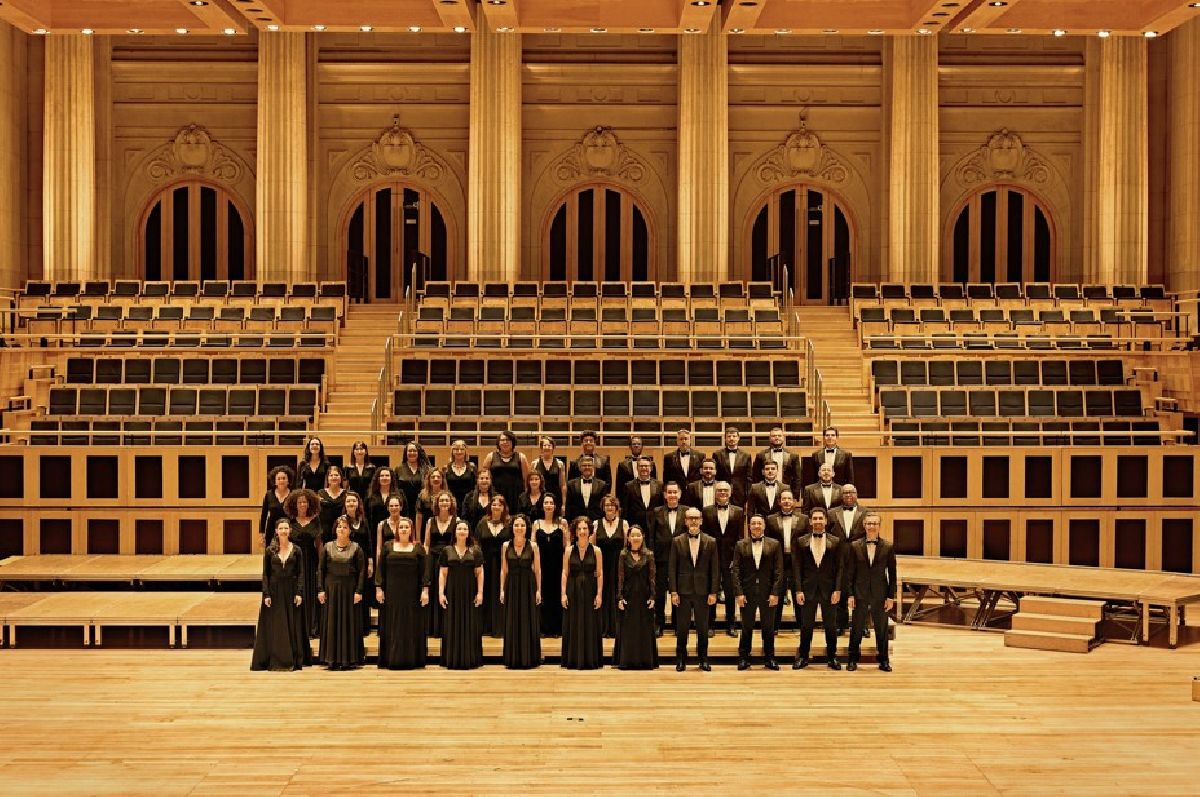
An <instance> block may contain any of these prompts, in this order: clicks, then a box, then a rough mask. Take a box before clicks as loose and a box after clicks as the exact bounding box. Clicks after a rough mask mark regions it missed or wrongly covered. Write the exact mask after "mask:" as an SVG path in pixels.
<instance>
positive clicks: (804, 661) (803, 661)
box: [792, 656, 808, 670]
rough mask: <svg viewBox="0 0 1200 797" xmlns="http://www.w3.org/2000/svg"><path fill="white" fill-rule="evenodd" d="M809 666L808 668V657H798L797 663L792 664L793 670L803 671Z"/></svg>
mask: <svg viewBox="0 0 1200 797" xmlns="http://www.w3.org/2000/svg"><path fill="white" fill-rule="evenodd" d="M807 666H808V657H807V656H805V657H804V658H799V657H797V659H796V661H795V662H793V663H792V669H793V670H803V669H804V668H805V667H807Z"/></svg>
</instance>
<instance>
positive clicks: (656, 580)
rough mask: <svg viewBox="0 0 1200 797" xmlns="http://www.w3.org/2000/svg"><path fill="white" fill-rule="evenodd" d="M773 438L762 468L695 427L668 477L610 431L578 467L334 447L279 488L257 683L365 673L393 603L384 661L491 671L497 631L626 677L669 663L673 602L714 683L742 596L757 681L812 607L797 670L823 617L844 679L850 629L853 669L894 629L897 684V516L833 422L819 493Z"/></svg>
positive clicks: (269, 532)
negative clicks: (606, 649) (887, 533)
mask: <svg viewBox="0 0 1200 797" xmlns="http://www.w3.org/2000/svg"><path fill="white" fill-rule="evenodd" d="M769 439H770V445H769V446H768V447H767V448H765V449H763V450H762V451H759V452H757V453H755V454H753V455H751V453H750V452H747V451H745V450H743V449H742V448H740V447H739V440H740V434H739V432H738V430H737V429H736V428H734V427H729V428H727V429H726V430H725V433H724V442H725V445H724V446H723V447H722V448H721V449H719V450H717V451H716V452H714V453H713V454H712V455H711V456H706V455H703V454H701V453H699V452H696V451H695V450H693V449H692V447H691V435H690V433H689V432H688V431H687V430H680V431H679V432H678V435H677V441H676V443H677V445H676V448H675V449H674V450H672V451H671V452H669V453H668V454H667V455H666V457H665V459H664V461H663V473H662V478H661V479H660V478H659V477H658V472H657V466H656V465H655V463H654V461H653V460H652V459H651V458H650V457H649V456H645V455H643V454H642V442H641V440H640V439H639V438H636V437H634V438H632V439H631V441H630V452H629V455H628V456H626V457H625V458H624V459H623V460H622V461H621V462H619V463H617V465H616V468H615V469H614V468H613V466H612V462H610V460H609V459H608V458H607V457H605V456H603V455H602V454H600V453H598V452H597V451H596V435H595V434H593V433H584V434H583V435H582V439H581V448H582V450H581V452H580V454H579V455H578V456H577V457H576V458H574V459H573V460H570V461H569V462H566V461H564V460H563V459H561V458H559V457H558V456H557V454H556V450H555V448H556V446H555V442H554V440H553V439H551V438H549V437H544V438H542V439H541V440H540V441H539V444H538V447H539V452H538V455H537V456H536V457H534V458H533V459H532V460H530V459H529V458H527V457H526V455H525V454H523V453H521V452H520V451H518V450H517V448H516V438H515V437H514V436H513V434H512V433H511V432H501V433H500V435H499V436H498V438H497V441H496V447H495V449H494V450H493V451H492V452H491V453H489V454H487V456H486V457H485V458H484V459H483V461H482V462H481V463H480V464H479V465H478V466H477V465H476V464H475V463H474V462H473V461H472V460H471V458H470V456H469V452H468V450H467V447H466V445H465V444H464V443H462V442H461V441H459V442H456V443H455V444H454V445H453V446H452V447H451V456H450V461H449V462H447V463H446V464H445V465H444V466H441V467H435V466H434V465H433V464H431V463H430V461H429V459H428V457H427V456H426V453H425V451H424V450H423V449H422V448H421V446H420V445H419V444H417V443H416V442H410V443H409V444H408V445H407V446H406V447H405V449H404V456H403V460H402V461H401V462H400V464H399V465H396V466H394V467H392V466H378V467H376V466H375V465H373V464H372V462H371V458H370V453H369V451H368V449H367V446H366V444H365V443H362V442H356V443H355V444H354V445H353V447H352V449H351V452H350V457H349V460H348V461H347V462H346V463H345V464H344V465H343V466H338V465H335V464H331V463H330V461H329V459H328V458H327V457H326V454H325V448H324V445H323V444H322V442H321V441H320V439H318V438H316V437H314V438H312V439H311V440H309V441H308V443H307V444H306V445H305V448H304V455H303V457H302V458H301V460H300V461H299V463H298V464H297V467H296V468H295V469H294V470H293V469H292V468H289V467H285V466H281V467H276V468H274V469H273V470H272V471H271V472H270V474H269V476H268V485H269V487H268V490H267V493H266V495H265V496H264V498H263V506H262V516H261V520H260V530H261V533H262V534H263V539H264V543H266V545H265V547H266V552H265V553H264V556H263V581H262V595H263V599H262V607H261V609H260V615H259V622H258V630H257V634H256V638H255V645H254V654H253V660H252V663H251V668H252V669H271V670H294V669H299V668H301V667H303V666H305V665H308V664H313V663H318V662H319V663H323V664H324V665H325V666H327V667H328V668H329V669H332V670H339V669H354V668H357V667H359V666H361V665H362V664H363V663H364V662H365V660H366V650H365V645H364V637H365V636H366V634H367V631H368V629H369V627H370V620H371V614H370V612H371V608H372V606H374V607H376V608H377V609H378V628H379V655H378V663H379V666H380V667H381V668H388V669H410V668H416V667H423V666H424V665H425V664H426V661H427V658H428V639H429V638H430V637H437V638H439V639H440V640H441V655H440V659H441V664H442V665H443V666H444V667H447V668H450V669H471V668H475V667H479V666H481V665H482V664H483V637H484V635H489V636H492V637H497V638H502V639H503V662H504V665H505V666H506V667H510V668H514V669H525V668H532V667H537V666H539V665H540V663H541V661H542V644H543V639H545V638H549V639H553V638H560V639H561V645H562V649H561V664H562V666H563V667H567V668H571V669H593V668H598V667H601V666H603V664H604V661H603V659H604V657H603V652H602V650H603V645H602V640H603V638H605V637H610V638H613V639H614V640H615V641H614V645H613V653H612V664H613V665H614V666H616V667H618V668H620V669H650V668H655V667H657V666H658V646H657V642H656V639H657V637H660V636H662V634H663V629H664V626H665V624H666V620H667V611H666V608H667V604H668V603H669V604H670V606H671V613H670V616H671V620H672V622H673V625H674V630H675V635H676V662H675V666H676V669H677V670H684V669H686V667H687V650H688V636H689V633H690V631H691V629H693V628H694V629H695V631H696V638H697V642H696V653H697V655H698V665H699V668H700V669H701V670H709V669H711V667H710V665H709V661H708V640H709V638H711V637H712V636H713V635H714V634H715V633H716V628H717V611H716V609H717V604H718V601H719V600H720V602H721V603H722V604H723V607H724V613H723V615H722V619H723V621H724V622H723V625H724V630H725V633H727V634H728V635H729V636H739V635H740V639H739V642H738V669H741V670H744V669H747V668H749V666H750V658H751V655H750V654H751V642H752V635H753V631H754V629H755V626H756V621H757V625H758V628H759V629H760V635H761V640H762V651H763V658H764V662H763V664H764V666H765V667H766V668H767V669H771V670H777V669H779V665H778V663H777V662H776V659H775V635H776V631H777V629H778V627H779V625H780V621H781V620H782V616H783V612H784V607H785V606H786V605H789V604H790V605H791V607H792V611H793V614H794V617H795V620H796V622H797V624H798V626H799V628H800V640H799V646H798V648H797V650H796V656H795V659H794V662H793V664H792V667H793V669H803V668H805V667H807V666H808V665H809V657H810V651H811V647H812V639H813V634H814V631H815V630H816V625H817V612H818V609H819V610H820V614H821V621H820V622H821V626H822V630H823V632H824V636H825V661H826V666H828V667H829V668H831V669H834V670H839V669H841V668H842V665H841V663H840V662H839V661H838V658H837V655H836V654H837V637H838V635H839V634H840V633H841V632H843V631H845V630H846V629H847V628H849V629H850V645H849V656H848V662H847V669H850V670H855V669H857V668H858V662H859V658H860V650H861V642H862V639H863V637H864V636H868V635H870V634H871V633H872V631H873V632H874V636H875V645H876V649H877V656H878V662H879V668H880V669H881V670H885V671H890V670H891V664H890V662H889V660H888V613H889V612H891V610H892V608H893V596H894V595H895V591H896V583H897V582H896V556H895V551H894V549H893V547H892V545H891V543H890V542H889V541H888V540H885V539H883V538H882V537H880V536H879V535H880V530H881V525H882V523H881V518H880V515H879V513H878V512H875V511H873V510H871V509H868V508H866V507H863V506H861V505H860V504H859V503H858V492H857V490H856V489H855V487H854V484H853V474H854V458H853V456H852V455H851V453H850V452H849V451H846V450H845V449H843V448H841V447H840V446H838V444H837V439H838V434H837V430H836V429H834V428H832V427H831V428H828V429H825V430H824V432H823V443H824V444H823V445H822V446H821V447H820V448H818V449H817V450H816V451H814V452H813V453H812V454H811V458H812V465H813V466H814V468H815V469H816V472H817V474H818V481H816V482H815V483H813V484H809V485H802V484H801V483H800V479H801V472H802V461H801V457H800V455H799V454H797V453H795V452H792V451H789V450H788V449H787V448H785V446H784V432H783V429H782V428H780V427H776V428H774V429H772V430H771V432H770V438H769ZM312 639H316V640H317V653H316V655H315V656H314V655H313V649H312V645H311V642H310V640H312Z"/></svg>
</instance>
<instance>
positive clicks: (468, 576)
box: [439, 545, 483, 670]
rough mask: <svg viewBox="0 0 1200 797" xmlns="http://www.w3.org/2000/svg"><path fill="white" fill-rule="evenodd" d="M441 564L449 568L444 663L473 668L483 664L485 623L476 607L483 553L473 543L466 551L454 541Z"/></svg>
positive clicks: (443, 648)
mask: <svg viewBox="0 0 1200 797" xmlns="http://www.w3.org/2000/svg"><path fill="white" fill-rule="evenodd" d="M439 566H440V567H444V568H446V571H447V572H446V620H445V633H443V634H442V666H443V667H445V668H446V669H449V670H473V669H475V668H476V667H481V666H483V623H482V621H481V617H480V610H479V609H477V608H476V607H475V593H476V592H477V582H476V580H475V568H477V567H483V555H482V554H481V553H480V551H479V548H478V547H477V546H474V545H473V546H471V547H470V548H468V549H467V550H466V552H465V553H464V554H463V555H462V556H459V555H458V549H456V548H455V547H454V546H453V545H447V546H446V547H445V548H443V549H442V556H441V561H440V563H439Z"/></svg>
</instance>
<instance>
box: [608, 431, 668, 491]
mask: <svg viewBox="0 0 1200 797" xmlns="http://www.w3.org/2000/svg"><path fill="white" fill-rule="evenodd" d="M641 458H642V438H640V437H637V436H636V435H635V436H634V437H631V438H629V456H627V457H625V459H623V460H621V461H620V462H618V463H617V475H616V477H615V478H616V481H614V482H613V484H615V485H617V486H619V487H622V488H624V486H625V485H626V484H629V482H631V481H633V480H634V479H636V478H637V461H638V460H639V459H641ZM650 478H651V479H657V478H658V466H657V465H655V464H654V460H650Z"/></svg>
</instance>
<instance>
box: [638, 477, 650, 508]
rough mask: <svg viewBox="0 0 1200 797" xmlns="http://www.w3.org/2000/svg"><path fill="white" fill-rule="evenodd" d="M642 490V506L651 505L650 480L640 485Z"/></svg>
mask: <svg viewBox="0 0 1200 797" xmlns="http://www.w3.org/2000/svg"><path fill="white" fill-rule="evenodd" d="M639 486H640V487H641V492H642V506H650V482H646V483H645V484H641V485H639Z"/></svg>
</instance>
